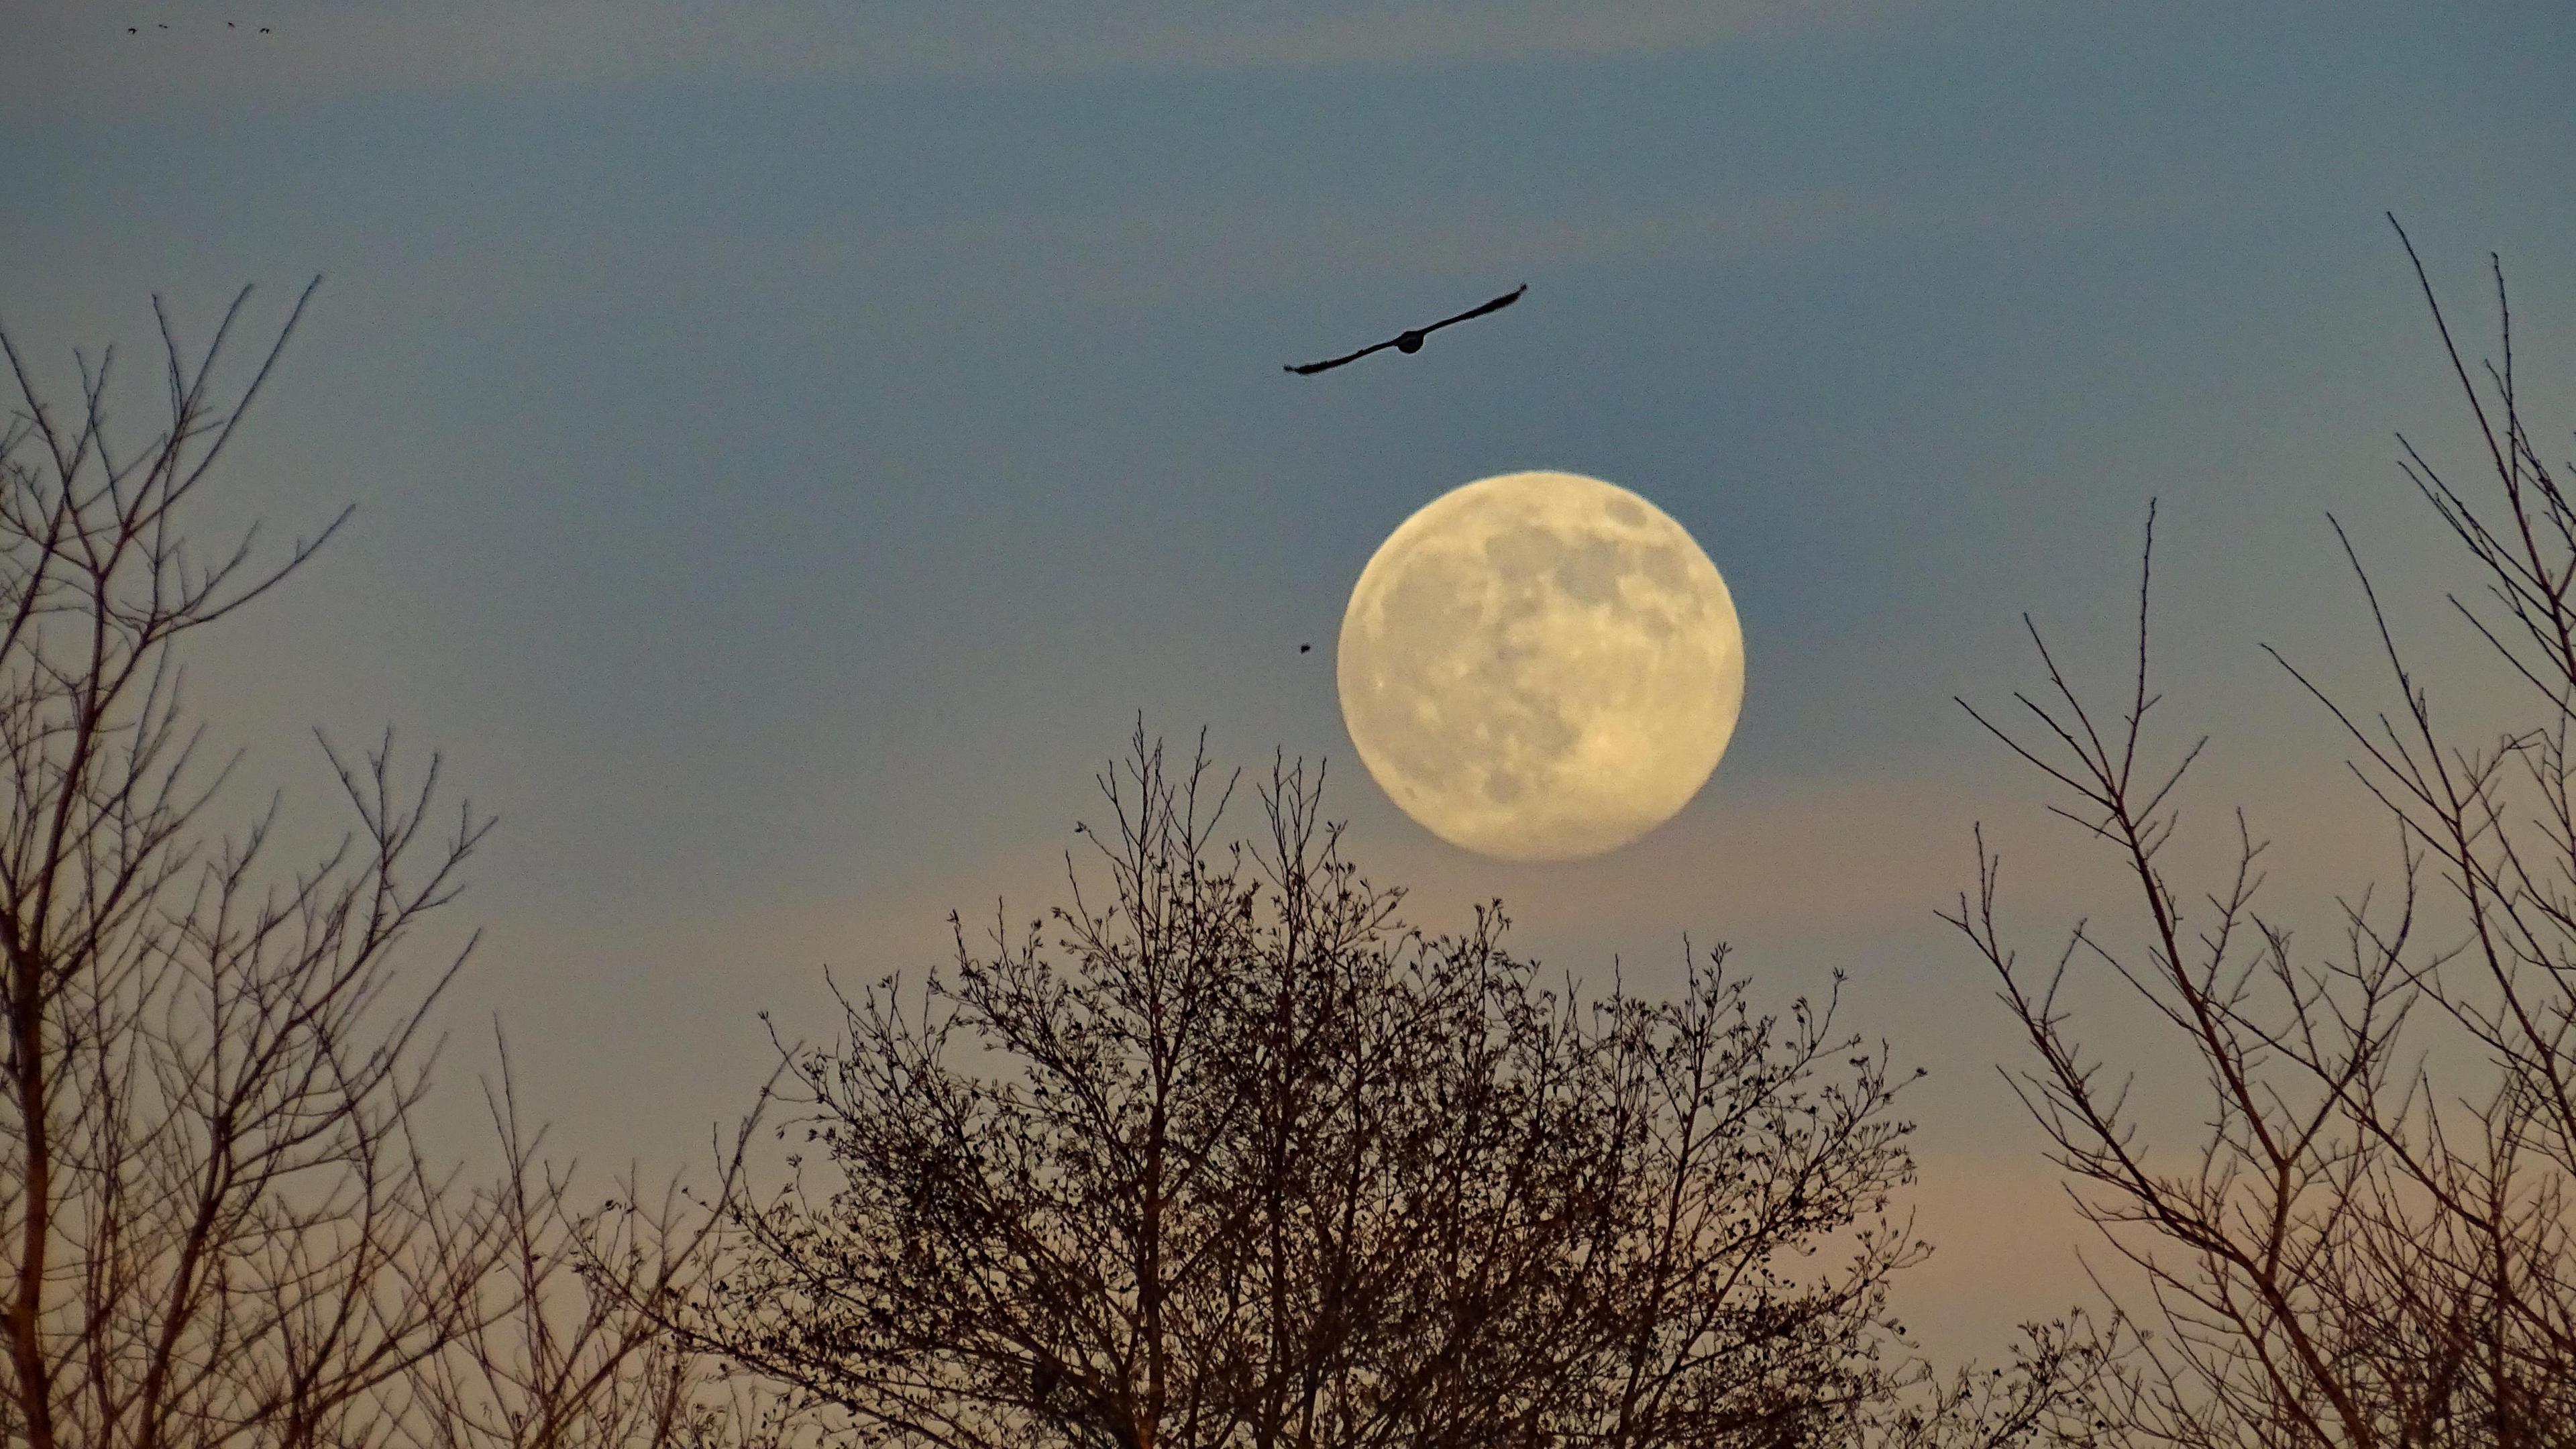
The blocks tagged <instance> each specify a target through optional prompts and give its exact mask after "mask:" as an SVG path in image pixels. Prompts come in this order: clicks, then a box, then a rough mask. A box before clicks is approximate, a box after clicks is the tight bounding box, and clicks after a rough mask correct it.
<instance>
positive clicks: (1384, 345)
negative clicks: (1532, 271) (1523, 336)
mask: <svg viewBox="0 0 2576 1449" xmlns="http://www.w3.org/2000/svg"><path fill="white" fill-rule="evenodd" d="M1528 290H1529V283H1527V282H1523V283H1521V284H1520V285H1519V286H1518V287H1516V288H1514V289H1512V290H1511V291H1508V292H1505V293H1504V294H1503V295H1501V296H1499V297H1496V298H1495V299H1494V300H1492V301H1490V302H1487V303H1485V304H1484V305H1483V306H1481V307H1470V308H1468V309H1467V310H1466V311H1464V312H1461V313H1459V314H1458V315H1457V316H1455V317H1443V318H1441V319H1440V320H1439V321H1437V322H1434V323H1432V324H1431V325H1430V326H1428V327H1417V328H1415V329H1413V330H1412V331H1410V332H1399V333H1397V334H1396V335H1395V336H1393V337H1390V338H1388V339H1386V340H1385V341H1384V342H1380V343H1376V344H1373V345H1371V346H1368V347H1363V348H1361V349H1360V350H1359V351H1357V352H1354V353H1351V354H1350V355H1349V356H1347V357H1335V358H1329V359H1327V360H1325V361H1323V362H1309V363H1307V364H1306V365H1304V366H1303V367H1299V366H1296V365H1295V364H1291V365H1290V366H1288V367H1287V368H1286V369H1285V370H1286V371H1289V372H1293V373H1295V374H1297V375H1298V376H1299V377H1312V376H1314V375H1315V374H1316V373H1319V372H1322V371H1324V370H1325V369H1326V368H1332V367H1339V366H1341V365H1342V364H1343V363H1345V362H1357V361H1359V360H1360V359H1361V358H1363V357H1366V356H1368V355H1369V354H1370V353H1372V352H1384V351H1385V350H1386V349H1388V348H1390V347H1392V348H1394V349H1395V350H1396V351H1398V352H1420V351H1421V350H1422V339H1423V338H1425V337H1428V336H1430V335H1431V334H1432V333H1434V332H1437V331H1439V330H1440V329H1441V328H1443V327H1446V326H1448V325H1449V324H1451V323H1453V322H1464V321H1466V320H1467V319H1469V318H1471V317H1482V316H1484V315H1485V314H1486V313H1488V312H1499V311H1501V310H1503V309H1504V308H1505V307H1508V306H1510V305H1512V304H1513V303H1514V302H1517V301H1519V300H1520V299H1521V293H1523V292H1526V291H1528Z"/></svg>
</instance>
